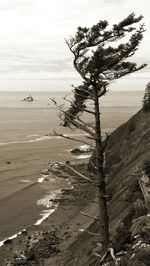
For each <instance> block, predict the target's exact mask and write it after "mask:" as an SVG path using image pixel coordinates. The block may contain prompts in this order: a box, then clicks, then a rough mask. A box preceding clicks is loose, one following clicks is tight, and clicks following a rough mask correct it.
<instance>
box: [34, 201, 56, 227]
mask: <svg viewBox="0 0 150 266" xmlns="http://www.w3.org/2000/svg"><path fill="white" fill-rule="evenodd" d="M56 209H57V205H56V206H55V208H54V209H50V210H43V212H42V213H41V214H40V215H41V216H42V218H41V219H39V220H37V222H36V223H35V224H34V225H39V224H41V223H42V222H43V221H44V220H45V219H47V218H48V217H49V216H50V215H51V214H52V213H53V212H54V211H55V210H56Z"/></svg>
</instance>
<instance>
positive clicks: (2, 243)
mask: <svg viewBox="0 0 150 266" xmlns="http://www.w3.org/2000/svg"><path fill="white" fill-rule="evenodd" d="M22 232H23V231H21V232H19V233H17V234H14V235H12V236H9V237H8V238H5V239H4V240H2V241H0V247H1V246H3V245H4V242H5V241H6V240H12V239H14V238H16V237H17V236H18V235H21V233H22Z"/></svg>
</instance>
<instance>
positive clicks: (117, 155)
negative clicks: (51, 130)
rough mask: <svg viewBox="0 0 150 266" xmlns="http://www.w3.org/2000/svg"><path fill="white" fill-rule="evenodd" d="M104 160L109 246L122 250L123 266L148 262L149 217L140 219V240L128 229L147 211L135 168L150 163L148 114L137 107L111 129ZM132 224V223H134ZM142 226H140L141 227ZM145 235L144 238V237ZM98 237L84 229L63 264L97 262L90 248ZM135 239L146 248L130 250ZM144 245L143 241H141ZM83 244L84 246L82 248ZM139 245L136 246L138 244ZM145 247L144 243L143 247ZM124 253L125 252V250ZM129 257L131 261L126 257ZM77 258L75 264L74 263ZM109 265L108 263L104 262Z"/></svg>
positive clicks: (92, 264) (96, 263)
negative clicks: (129, 115)
mask: <svg viewBox="0 0 150 266" xmlns="http://www.w3.org/2000/svg"><path fill="white" fill-rule="evenodd" d="M106 162H107V167H106V169H107V175H108V180H107V187H108V192H109V193H111V194H112V198H111V200H110V201H109V203H108V209H109V219H110V233H111V239H112V243H113V246H114V248H115V251H116V252H120V251H123V252H125V254H126V256H125V258H123V259H122V260H121V264H119V265H124V266H129V265H135V266H138V265H139V266H140V265H143V266H144V265H150V264H149V261H150V246H149V244H150V237H147V234H148V235H150V218H149V217H147V218H146V219H148V220H147V221H146V222H145V220H142V221H141V220H140V222H141V225H140V227H139V228H140V229H139V231H140V230H141V227H142V230H143V232H144V230H145V227H144V226H145V223H147V224H146V225H147V228H146V232H144V233H145V236H144V239H141V238H143V235H142V236H140V237H141V238H140V240H139V239H138V240H135V241H134V238H132V237H133V234H135V233H133V232H132V231H133V230H134V223H133V222H134V219H137V218H139V217H141V216H142V217H144V219H145V216H143V215H146V214H147V210H146V208H145V203H144V200H143V196H142V193H141V189H140V187H139V184H138V181H137V176H136V174H135V169H136V168H137V167H141V168H143V166H144V164H145V162H147V163H148V165H149V166H150V113H149V112H147V113H144V112H143V110H140V111H139V112H138V113H137V114H135V115H134V116H133V117H132V118H131V119H129V121H127V122H126V123H125V124H123V125H121V126H120V127H119V128H118V129H117V130H115V131H114V132H113V133H112V134H111V136H110V138H109V143H108V146H107V150H106ZM135 227H136V225H135ZM143 228H144V229H143ZM89 230H90V231H91V232H95V233H98V225H97V224H96V223H93V224H91V226H90V228H89ZM147 238H148V240H147ZM97 239H98V237H96V236H95V237H94V236H92V235H89V234H88V233H86V232H84V233H83V234H82V235H81V236H79V237H78V240H77V241H76V242H75V243H74V244H73V245H72V246H71V248H70V251H69V253H70V256H69V257H68V258H67V260H66V264H63V265H80V266H81V265H90V266H95V265H99V262H98V259H95V258H94V256H93V255H92V252H91V248H92V247H93V249H94V247H95V245H96V244H95V242H96V240H97ZM138 241H141V243H145V241H146V245H147V249H148V250H147V251H145V250H146V249H145V250H144V252H145V253H143V250H142V249H141V253H140V252H139V249H138V250H133V249H132V247H134V244H135V243H136V242H138ZM144 245H145V244H144ZM85 247H86V248H85ZM138 248H140V246H138ZM144 248H145V246H144ZM133 251H135V253H136V252H137V253H138V256H139V257H140V260H139V258H136V256H135V255H134V256H133ZM126 252H127V253H126ZM132 256H133V259H134V261H133V260H131V264H130V262H129V259H130V258H131V257H132ZM75 259H77V262H78V263H77V264H75V263H74V261H75ZM107 265H111V264H107Z"/></svg>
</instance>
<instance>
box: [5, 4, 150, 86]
mask: <svg viewBox="0 0 150 266" xmlns="http://www.w3.org/2000/svg"><path fill="white" fill-rule="evenodd" d="M149 8H150V2H149V0H142V1H141V0H53V1H51V0H42V1H41V0H1V1H0V90H8V91H9V90H10V91H11V90H30V91H32V90H69V89H70V88H71V84H74V85H78V84H80V83H81V78H80V77H79V74H78V73H77V72H76V71H75V70H74V68H73V65H72V59H73V57H72V54H71V53H70V51H69V49H68V47H67V45H66V43H65V38H68V37H69V36H70V35H72V36H73V35H74V34H75V32H76V29H77V27H78V26H83V27H84V26H86V27H90V26H92V25H93V24H96V23H97V22H98V21H99V20H103V19H106V20H108V21H109V24H110V25H113V24H114V23H117V22H119V21H120V20H122V19H123V18H125V17H126V16H128V15H129V14H130V13H132V12H135V14H136V15H137V16H139V15H140V14H142V15H143V16H144V19H143V22H144V23H145V25H146V26H145V27H146V32H145V33H144V39H143V41H142V43H141V45H140V47H139V50H138V51H137V53H136V55H135V56H134V61H135V62H137V63H147V64H149V63H150V52H149V47H150V19H149ZM149 74H150V67H149V65H148V66H147V67H146V68H145V69H144V70H143V71H141V72H139V73H134V74H133V75H130V76H128V77H126V78H125V79H122V80H121V81H119V82H117V83H116V82H114V83H113V84H112V89H122V88H123V89H131V90H132V89H142V88H144V86H145V84H146V83H147V82H148V81H149Z"/></svg>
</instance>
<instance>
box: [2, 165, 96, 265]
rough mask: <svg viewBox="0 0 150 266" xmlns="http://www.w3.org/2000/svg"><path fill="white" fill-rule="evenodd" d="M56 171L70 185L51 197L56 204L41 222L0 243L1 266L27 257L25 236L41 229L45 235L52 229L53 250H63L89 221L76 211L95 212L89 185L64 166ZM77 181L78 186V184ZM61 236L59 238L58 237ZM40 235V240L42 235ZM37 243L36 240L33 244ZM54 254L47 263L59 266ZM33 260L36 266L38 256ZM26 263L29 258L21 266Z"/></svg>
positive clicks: (43, 257)
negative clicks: (54, 244) (0, 244)
mask: <svg viewBox="0 0 150 266" xmlns="http://www.w3.org/2000/svg"><path fill="white" fill-rule="evenodd" d="M73 167H75V168H77V169H80V168H81V169H85V168H86V164H85V163H83V164H76V163H73ZM56 174H57V175H58V176H59V177H58V178H60V179H61V181H62V180H63V179H65V180H67V182H68V177H69V176H71V177H70V178H69V181H70V182H71V187H69V188H64V189H62V191H61V192H62V196H61V197H58V198H57V197H55V198H53V199H52V202H53V204H55V205H57V208H56V210H55V211H54V212H53V213H52V214H51V215H50V216H48V217H47V218H46V219H45V220H44V221H43V222H42V223H41V224H39V225H31V226H30V227H28V228H27V229H26V230H24V231H23V232H21V233H19V235H18V236H17V238H15V239H12V240H10V241H6V243H5V244H4V245H3V246H1V248H0V256H1V258H2V263H3V264H2V265H5V266H6V265H9V264H7V263H6V261H7V262H8V260H9V262H10V261H13V262H14V263H15V261H17V258H22V260H25V259H27V256H26V255H25V254H27V253H28V252H30V249H29V248H27V247H26V243H27V241H28V239H29V238H30V239H32V238H34V235H35V234H36V235H41V234H42V235H43V234H44V232H45V231H46V232H47V235H49V234H50V235H51V233H52V232H55V235H56V237H57V239H59V244H58V247H57V249H60V248H61V249H63V250H65V249H66V248H67V247H68V246H69V245H70V244H71V243H72V242H74V240H75V239H76V238H77V236H78V235H79V234H81V233H82V232H84V230H85V228H87V227H88V226H89V225H90V224H91V219H89V218H87V217H84V216H83V215H81V213H80V211H83V210H85V212H86V211H87V210H88V211H91V212H92V213H93V215H95V214H96V212H97V204H96V203H91V199H92V198H93V195H92V194H91V188H89V184H87V183H86V182H85V181H83V180H82V179H80V178H79V177H76V176H75V175H74V174H73V173H71V172H70V170H67V169H65V166H64V165H61V166H60V168H57V170H56ZM45 182H48V181H45ZM79 182H80V186H79V185H78V184H79ZM89 192H90V193H89ZM93 192H94V190H93ZM81 202H82V204H81ZM86 209H87V210H86ZM66 218H68V219H66ZM69 228H70V229H69ZM62 237H63V241H62V240H61V238H62ZM42 238H43V239H44V235H43V237H42ZM40 241H42V240H41V238H40V240H39V243H40ZM43 241H45V240H43ZM20 243H21V244H20ZM37 243H38V239H37V242H36V245H37ZM32 245H33V246H34V247H35V246H36V245H35V243H32ZM64 248H65V249H64ZM35 250H36V252H37V256H38V250H37V249H36V247H35ZM14 252H16V253H17V254H18V256H16V258H15V259H14ZM63 252H64V251H63ZM8 254H9V255H8ZM21 254H22V255H24V257H26V258H24V259H23V257H22V256H21ZM57 254H58V253H56V254H55V255H56V256H55V255H53V256H52V258H51V257H50V258H49V259H50V260H51V259H52V260H53V262H50V263H51V264H50V265H59V264H57V263H56V261H57V260H58V258H59V259H60V256H57ZM62 254H63V253H62ZM45 259H46V258H45V255H44V254H43V255H42V256H40V260H45ZM35 261H36V262H35V265H40V264H38V263H39V258H38V259H35ZM30 262H31V261H30V259H29V261H26V264H25V265H30V264H28V263H30ZM36 263H37V264H36ZM55 263H56V264H55ZM13 265H15V264H13ZM16 265H17V264H16ZM33 265H34V264H33Z"/></svg>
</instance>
